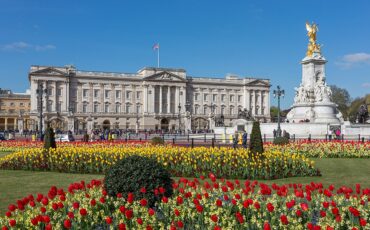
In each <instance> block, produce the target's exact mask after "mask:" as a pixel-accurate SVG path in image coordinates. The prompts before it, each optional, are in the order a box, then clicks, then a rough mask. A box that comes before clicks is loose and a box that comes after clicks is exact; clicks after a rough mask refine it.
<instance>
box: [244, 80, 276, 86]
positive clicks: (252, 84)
mask: <svg viewBox="0 0 370 230" xmlns="http://www.w3.org/2000/svg"><path fill="white" fill-rule="evenodd" d="M246 85H247V86H263V87H269V86H270V84H269V83H267V82H265V81H261V80H254V81H251V82H248V83H247V84H246Z"/></svg>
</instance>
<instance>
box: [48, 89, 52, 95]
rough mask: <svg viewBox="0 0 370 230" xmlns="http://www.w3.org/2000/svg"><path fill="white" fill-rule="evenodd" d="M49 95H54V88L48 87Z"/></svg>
mask: <svg viewBox="0 0 370 230" xmlns="http://www.w3.org/2000/svg"><path fill="white" fill-rule="evenodd" d="M47 93H48V96H52V95H53V88H48V91H47Z"/></svg>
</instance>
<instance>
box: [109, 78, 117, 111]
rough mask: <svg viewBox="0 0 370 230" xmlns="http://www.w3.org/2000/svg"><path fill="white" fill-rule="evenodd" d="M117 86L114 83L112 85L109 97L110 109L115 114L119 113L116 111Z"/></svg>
mask: <svg viewBox="0 0 370 230" xmlns="http://www.w3.org/2000/svg"><path fill="white" fill-rule="evenodd" d="M115 90H116V87H115V85H114V84H111V85H110V95H109V96H110V98H109V103H110V111H111V112H113V114H115V115H117V113H115V112H116V103H115V102H116V99H115V98H116V91H115Z"/></svg>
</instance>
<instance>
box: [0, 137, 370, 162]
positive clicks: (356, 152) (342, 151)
mask: <svg viewBox="0 0 370 230" xmlns="http://www.w3.org/2000/svg"><path fill="white" fill-rule="evenodd" d="M144 143H145V142H144V141H135V140H129V141H128V142H125V141H114V142H108V141H104V142H99V141H95V142H88V143H86V142H62V143H57V146H58V147H68V146H80V147H84V146H86V147H89V146H90V147H91V146H114V145H118V146H121V145H125V144H136V145H139V144H144ZM42 146H43V143H42V142H31V141H3V142H0V152H15V151H21V150H24V149H28V148H41V147H42ZM264 148H265V149H267V150H277V151H283V152H286V151H288V152H292V153H299V154H303V155H305V156H306V157H320V158H370V142H369V141H368V142H365V143H362V142H357V141H344V142H342V141H336V140H333V141H310V142H308V141H303V142H292V143H290V144H288V145H285V146H281V145H273V144H272V143H265V145H264Z"/></svg>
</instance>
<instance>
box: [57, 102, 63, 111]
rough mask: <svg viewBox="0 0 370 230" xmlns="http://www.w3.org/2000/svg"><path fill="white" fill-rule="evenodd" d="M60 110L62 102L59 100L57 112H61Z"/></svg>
mask: <svg viewBox="0 0 370 230" xmlns="http://www.w3.org/2000/svg"><path fill="white" fill-rule="evenodd" d="M61 111H62V102H61V101H59V102H58V103H57V112H61Z"/></svg>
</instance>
